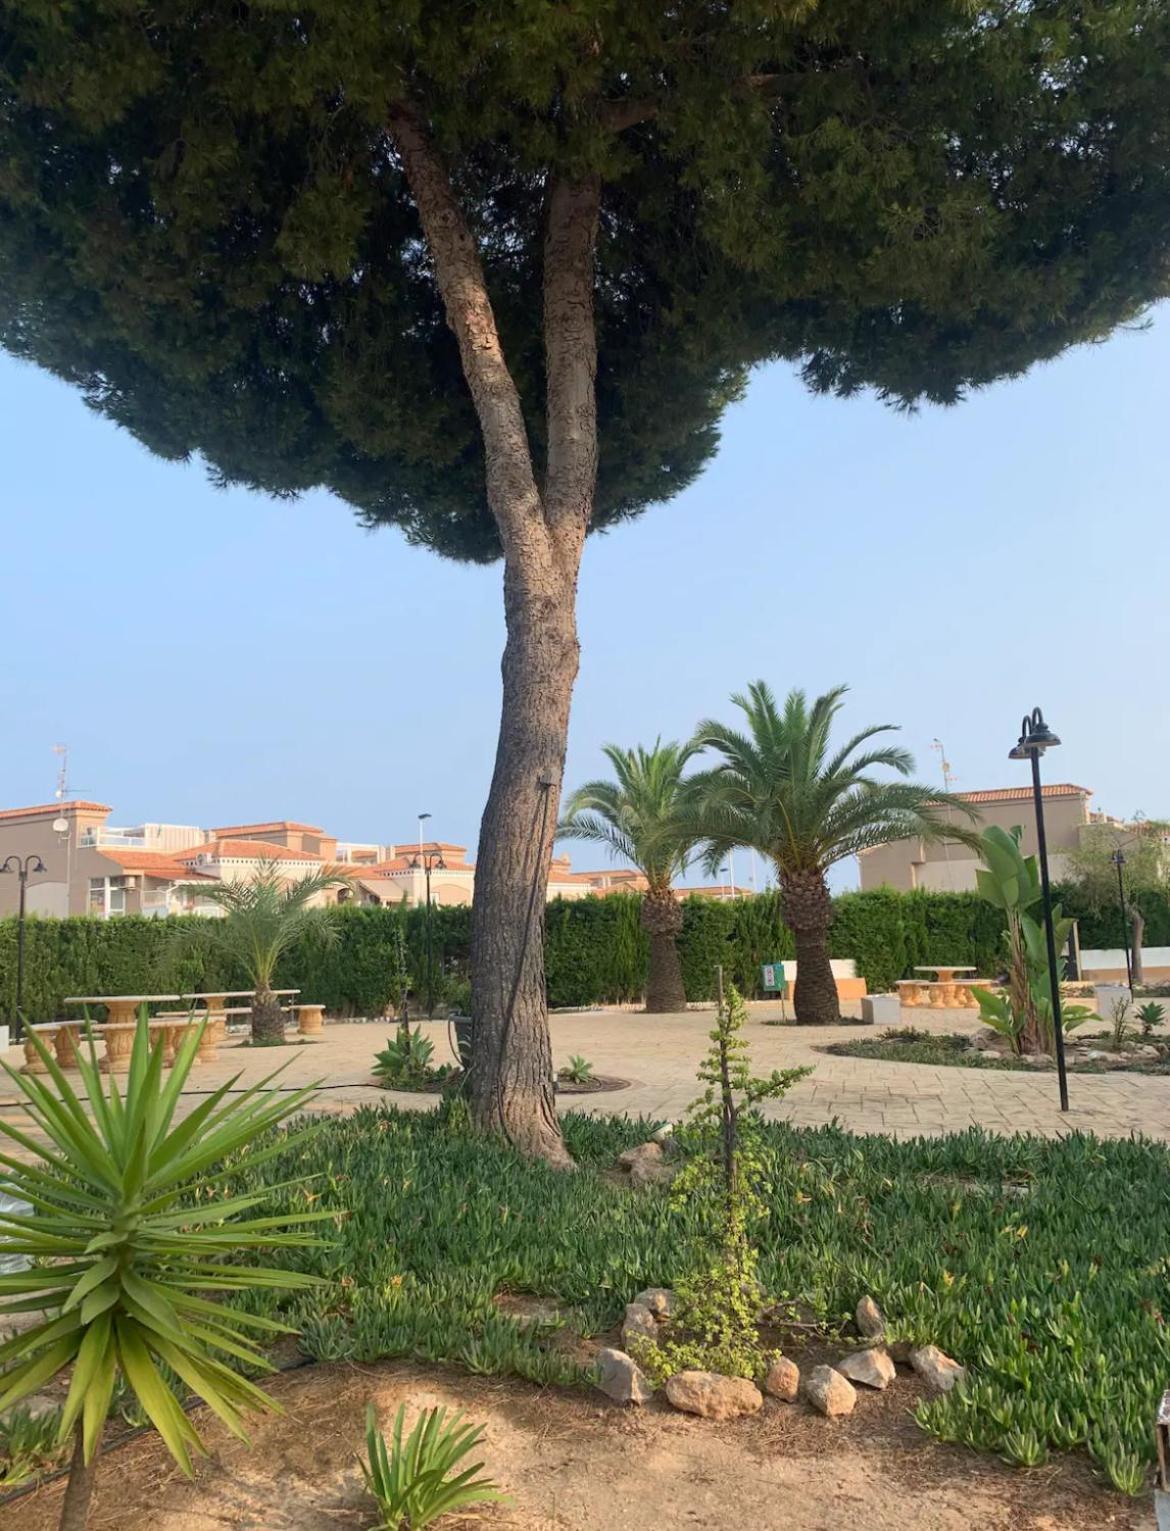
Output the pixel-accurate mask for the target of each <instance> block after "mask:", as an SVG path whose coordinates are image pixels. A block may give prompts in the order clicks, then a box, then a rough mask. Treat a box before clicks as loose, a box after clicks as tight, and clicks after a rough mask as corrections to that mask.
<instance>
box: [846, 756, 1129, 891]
mask: <svg viewBox="0 0 1170 1531" xmlns="http://www.w3.org/2000/svg"><path fill="white" fill-rule="evenodd" d="M1041 790H1042V793H1043V798H1044V828H1045V832H1046V834H1047V837H1048V861H1049V866H1050V868H1051V871H1052V877H1053V880H1054V881H1059V880H1060V879H1061V877H1062V876H1063V875H1064V874H1065V872H1066V870H1067V866H1068V859H1067V858H1068V854H1069V852H1070V851H1074V850H1076V849H1077V847H1078V846H1079V845H1080V842H1081V837H1082V835H1083V833H1084V831H1085V830H1086V829H1087V828H1088V827H1089V825H1091V824H1102V823H1115V822H1118V821H1116V820H1111V819H1110V818H1109V817H1108V816H1107V815H1106V814H1103V813H1093V812H1092V811H1091V810H1090V807H1089V801H1090V799H1091V798H1092V795H1093V794H1092V792H1091V791H1090V789H1089V788H1088V787H1078V786H1074V785H1073V784H1072V783H1070V782H1059V783H1054V784H1053V785H1051V786H1046V787H1043V788H1042V789H1041ZM955 796H956V797H958V798H961V799H962V800H963V801H964V802H965V803H969V804H970V805H971V807H972V809H973V810H974V812H975V818H974V819H973V820H971V821H968V822H967V824H966V827H968V828H971V829H973V830H975V831H976V832H980V831H982V830H984V829H987V828H989V827H990V826H991V825H992V824H997V825H999V827H1000V828H1001V829H1006V830H1011V829H1013V828H1014V827H1015V826H1016V825H1019V826H1020V827H1021V829H1022V831H1023V834H1022V838H1021V848H1022V849H1023V851H1024V854H1025V855H1028V856H1030V855H1033V854H1035V852H1036V850H1037V843H1036V814H1035V809H1034V807H1033V802H1032V789H1031V787H996V788H994V789H992V790H990V791H984V792H957V793H956V794H955ZM946 816H947V817H952V815H951V814H949V813H948V814H947V815H946ZM953 817H954V819H955V820H956V821H957V822H958V821H960V820H962V817H963V816H962V815H961V814H958V813H955V814H954V815H953ZM858 862H859V864H860V868H861V887H862V890H863V891H864V890H868V889H870V888H895V889H897V890H898V891H899V892H909V891H910V890H911V889H912V888H934V889H938V890H941V891H949V892H954V893H961V892H965V891H968V890H970V889H973V888H974V887H975V872H976V869H977V868H978V867H979V866H980V865H981V863H980V861H979V858H978V856H977V855H976V854H975V852H974V851H971V850H968V849H967V847H966V846H965V845H957V844H953V843H948V842H946V841H938V840H934V841H931V840H922V839H919V838H917V837H915V838H911V839H906V840H892V841H890V842H889V843H888V844H886V845H878V846H874V847H873V848H872V849H871V850H868V851H862V853H861V855H860V856H859V857H858Z"/></svg>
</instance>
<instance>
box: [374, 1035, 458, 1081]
mask: <svg viewBox="0 0 1170 1531" xmlns="http://www.w3.org/2000/svg"><path fill="white" fill-rule="evenodd" d="M434 1055H435V1044H434V1043H433V1042H432V1041H431V1040H430V1038H429V1037H424V1036H423V1034H422V1032H421V1031H420V1030H419V1029H418V1027H415V1029H414V1030H413V1031H410V1030H409V1029H407V1030H400V1031H399V1032H398V1033H397V1034H396V1035H395V1036H393V1037H391V1038H390V1039H389V1041H388V1042H387V1043H386V1046H385V1047H384V1048H383V1049H382V1051H381V1052H380V1053H377V1054H376V1055H375V1058H374V1067H373V1070H372V1072H373V1074H374V1076H375V1078H376V1079H377V1080H378V1082H379V1083H380V1084H382V1085H384V1086H385V1087H386V1088H387V1089H399V1090H420V1089H422V1088H424V1087H425V1086H426V1085H428V1084H430V1083H431V1082H432V1080H436V1079H443V1078H445V1077H446V1075H447V1074H449V1073H450V1072H451V1069H450V1066H449V1065H447V1064H444V1065H443V1066H442V1068H434V1067H433V1066H432V1064H431V1059H432V1058H433V1057H434Z"/></svg>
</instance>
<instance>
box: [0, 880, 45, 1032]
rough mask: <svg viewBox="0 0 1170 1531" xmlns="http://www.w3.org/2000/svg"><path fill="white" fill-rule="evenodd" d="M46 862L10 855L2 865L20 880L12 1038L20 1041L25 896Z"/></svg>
mask: <svg viewBox="0 0 1170 1531" xmlns="http://www.w3.org/2000/svg"><path fill="white" fill-rule="evenodd" d="M44 870H45V863H44V862H43V861H42V860H41V858H40V857H39V856H34V855H32V854H29V855H27V856H25V857H23V858H22V857H20V856H9V857H8V859H7V860H6V861H5V862H4V863H3V865H0V872H15V873H16V875H17V878H18V879H19V881H20V906H19V912H18V913H17V916H16V1014H15V1016H14V1017H13V1024H12V1040H13V1041H14V1042H19V1041H20V1032H21V1016H22V1014H23V1008H24V897H25V891H26V889H27V888H28V878H29V873H30V872H43V871H44Z"/></svg>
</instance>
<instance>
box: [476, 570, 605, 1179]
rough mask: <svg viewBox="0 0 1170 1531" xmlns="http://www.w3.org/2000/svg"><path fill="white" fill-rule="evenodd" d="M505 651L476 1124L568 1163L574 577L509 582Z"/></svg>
mask: <svg viewBox="0 0 1170 1531" xmlns="http://www.w3.org/2000/svg"><path fill="white" fill-rule="evenodd" d="M504 583H505V610H506V614H507V621H508V641H507V645H506V647H505V649H504V661H503V676H504V699H503V709H502V715H501V719H500V736H499V745H498V748H497V752H496V767H495V773H494V775H493V777H492V785H491V792H490V794H489V796H488V802H487V808H486V810H485V811H484V816H483V821H482V824H481V826H480V835H479V850H478V854H477V856H476V866H475V898H474V901H473V903H472V908H471V972H472V1002H471V1011H472V1021H473V1026H474V1031H473V1035H474V1043H473V1055H472V1067H471V1074H470V1077H469V1079H468V1096H469V1099H470V1104H471V1114H472V1119H473V1120H474V1121H475V1123H476V1125H477V1126H478V1127H479V1128H480V1129H481V1130H484V1131H492V1132H499V1133H502V1134H503V1135H504V1136H505V1137H506V1138H507V1139H508V1141H509V1142H510V1143H512V1144H513V1145H514V1146H515V1147H516V1148H518V1149H519V1150H520V1151H521V1152H522V1153H525V1154H529V1155H531V1156H533V1157H537V1158H542V1159H546V1160H548V1161H549V1162H550V1163H553V1164H557V1165H568V1164H570V1163H571V1162H572V1161H571V1160H570V1159H569V1156H568V1154H567V1152H566V1150H565V1147H564V1143H563V1142H562V1139H561V1130H560V1125H559V1123H558V1122H557V1118H556V1110H555V1097H554V1091H553V1063H552V1046H551V1043H550V1040H549V1032H548V1001H547V996H546V993H545V981H544V915H545V899H546V891H547V887H548V874H549V863H550V859H551V856H552V844H553V835H554V832H555V829H556V822H557V809H558V806H559V803H560V792H561V777H562V774H563V771H564V763H565V747H566V743H567V740H568V729H569V704H570V700H571V697H572V692H573V682H574V680H575V679H576V675H577V661H578V645H577V634H576V624H575V620H574V605H575V601H574V597H575V590H576V571H575V570H574V571H573V576H572V578H567V577H566V576H565V574H564V571H559V572H558V571H554V570H550V571H548V579H547V587H546V588H545V589H543V590H539V591H538V590H534V589H532V588H531V586H530V584H528V583H527V582H525V581H522V580H521V579H519V578H518V577H517V575H516V573H515V572H514V571H513V570H512V569H511V568H508V569H506V571H505V579H504Z"/></svg>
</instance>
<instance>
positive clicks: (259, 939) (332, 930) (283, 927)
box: [176, 861, 349, 1042]
mask: <svg viewBox="0 0 1170 1531" xmlns="http://www.w3.org/2000/svg"><path fill="white" fill-rule="evenodd" d="M348 881H349V878H348V877H347V876H346V875H345V874H344V873H343V872H338V871H335V870H332V869H327V870H325V871H321V872H313V873H311V874H310V875H309V876H308V877H302V878H300V880H299V881H295V882H287V883H286V881H285V879H284V877H283V876H282V875H281V873H280V870H279V868H278V866H277V864H276V862H274V861H266V862H265V863H264V864H263V865H262V866H261V867H260V869H259V871H258V873H257V875H256V877H255V879H254V880H253V881H252V882H224V883H219V884H217V885H216V886H215V887H208V886H207V884H206V883H200V884H199V885H198V886H197V887H192V888H190V889H188V890H187V891H189V892H191V893H193V894H196V895H197V896H198V897H199V898H200V899H203V900H206V901H209V902H211V903H213V904H217V905H218V906H219V907H220V908H221V909H222V910H223V916H222V918H216V917H214V916H213V917H209V918H207V919H204V920H200V921H199V922H198V923H192V924H190V925H184V926H179V927H177V928H176V936H177V939H178V943H179V945H180V946H181V947H187V948H190V947H198V948H203V949H210V950H212V951H217V952H219V953H220V954H221V955H222V956H224V957H226V958H227V959H228V960H229V962H230V963H231V964H232V965H233V966H234V967H237V968H242V969H243V971H244V972H246V973H247V975H248V977H249V979H250V980H251V982H252V984H253V985H254V987H255V990H256V997H255V999H254V1001H253V1003H252V1040H253V1042H283V1041H284V1015H283V1013H282V1011H281V1008H280V1002H279V1001H278V1000H277V998H276V996H275V995H274V994H273V992H272V983H273V979H274V978H275V976H276V964H277V963H278V962H279V960H280V958H281V957H282V956H283V954H284V953H285V952H286V951H288V949H289V947H290V946H292V945H294V944H295V943H296V942H297V941H299V940H301V939H302V938H303V937H309V938H311V939H317V940H320V941H332V940H335V939H336V936H337V931H336V926H335V925H334V922H333V915H334V914H335V912H336V911H335V909H333V908H328V907H321V906H319V905H315V904H314V902H313V901H314V899H316V898H317V897H318V896H319V895H320V894H322V893H324V892H326V891H327V890H328V889H330V888H336V887H339V886H341V885H343V884H345V883H348Z"/></svg>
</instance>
